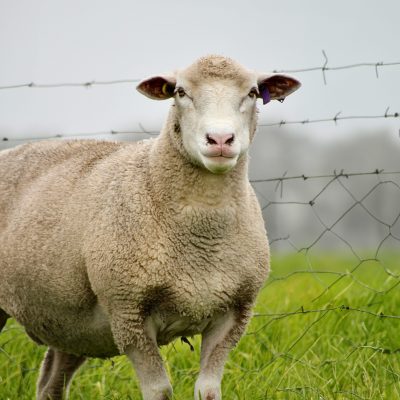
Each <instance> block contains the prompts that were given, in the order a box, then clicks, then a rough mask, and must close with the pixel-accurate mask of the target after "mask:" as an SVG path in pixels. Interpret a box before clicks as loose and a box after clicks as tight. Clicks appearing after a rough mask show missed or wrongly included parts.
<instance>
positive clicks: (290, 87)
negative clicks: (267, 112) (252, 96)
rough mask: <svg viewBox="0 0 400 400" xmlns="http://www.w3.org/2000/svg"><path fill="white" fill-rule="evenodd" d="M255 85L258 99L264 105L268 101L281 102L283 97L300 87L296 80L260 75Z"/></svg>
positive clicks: (277, 75) (285, 76)
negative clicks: (258, 94)
mask: <svg viewBox="0 0 400 400" xmlns="http://www.w3.org/2000/svg"><path fill="white" fill-rule="evenodd" d="M257 83H258V91H259V93H260V96H259V97H261V98H262V99H263V103H264V104H267V103H268V102H269V101H270V100H280V101H283V100H285V97H287V96H289V94H292V93H293V92H294V91H296V90H297V89H298V88H299V87H300V86H301V83H300V82H299V81H298V80H297V79H295V78H293V77H291V76H288V75H282V74H274V75H261V76H259V78H258V82H257Z"/></svg>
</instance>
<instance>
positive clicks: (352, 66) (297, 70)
mask: <svg viewBox="0 0 400 400" xmlns="http://www.w3.org/2000/svg"><path fill="white" fill-rule="evenodd" d="M322 55H323V58H324V59H323V63H322V65H319V66H315V67H307V68H293V69H290V68H288V69H285V68H284V69H274V70H273V71H272V72H273V73H304V72H316V71H317V72H318V71H320V72H322V76H323V80H324V84H327V79H326V73H327V72H328V71H330V72H334V71H341V70H346V69H358V68H372V69H373V70H374V71H375V76H376V78H379V69H380V68H384V67H394V66H400V61H391V62H385V61H375V62H357V63H352V64H344V65H337V66H333V67H331V66H328V62H329V59H328V55H327V52H326V51H325V50H322ZM140 81H141V79H137V78H126V79H112V80H95V79H94V80H90V81H84V82H58V83H37V82H26V83H17V84H10V85H2V86H0V90H11V89H22V88H29V89H54V88H68V87H69V88H77V87H82V88H86V89H89V88H91V87H94V86H110V85H121V84H133V83H138V82H140Z"/></svg>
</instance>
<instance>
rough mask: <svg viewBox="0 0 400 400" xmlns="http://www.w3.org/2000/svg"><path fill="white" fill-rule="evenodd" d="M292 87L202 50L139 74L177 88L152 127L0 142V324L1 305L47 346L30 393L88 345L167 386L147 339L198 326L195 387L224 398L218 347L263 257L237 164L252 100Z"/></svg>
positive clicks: (150, 390)
mask: <svg viewBox="0 0 400 400" xmlns="http://www.w3.org/2000/svg"><path fill="white" fill-rule="evenodd" d="M299 86H300V83H299V82H298V81H297V80H295V79H294V78H291V77H289V76H284V75H279V74H277V75H260V74H257V73H255V72H250V71H248V70H245V69H244V68H243V67H241V66H240V65H239V64H237V63H236V62H234V61H232V60H231V59H228V58H225V57H221V56H208V57H204V58H201V59H200V60H198V61H197V62H195V63H194V64H193V65H191V66H190V67H189V68H187V69H184V70H182V71H179V72H177V73H175V74H173V75H170V76H161V75H160V76H155V77H152V78H149V79H146V80H144V81H142V82H141V83H140V84H139V85H138V90H139V92H141V93H143V94H145V95H146V96H148V97H150V98H152V99H160V100H163V99H168V98H171V97H172V98H174V102H173V104H172V106H171V109H170V113H169V116H168V119H167V121H166V123H165V125H164V127H163V129H162V132H161V134H160V136H159V137H158V138H157V139H155V140H151V141H143V142H138V143H130V144H127V143H112V142H102V141H86V140H81V141H57V142H56V141H45V142H39V143H34V144H26V145H22V146H19V147H16V148H15V149H13V150H11V151H7V152H4V153H0V170H1V176H0V243H1V247H0V330H1V328H2V327H3V326H4V324H5V322H6V320H7V318H8V316H12V317H14V318H15V319H16V320H17V321H18V322H19V323H21V324H22V325H23V326H24V327H25V329H26V331H27V333H28V334H29V336H30V337H31V338H33V339H34V340H35V341H36V342H38V343H40V344H45V345H47V346H48V347H49V350H48V352H47V354H46V356H45V359H44V361H43V364H42V368H41V374H40V378H39V381H38V386H37V398H38V399H40V400H44V399H46V400H47V399H52V400H56V399H61V398H62V397H63V393H64V391H67V390H66V389H68V384H69V382H70V380H71V377H72V375H73V373H74V372H75V371H76V370H77V368H78V367H79V366H80V365H81V364H82V363H83V362H84V360H85V358H86V357H112V356H115V355H117V354H126V355H127V356H128V357H129V359H130V360H131V361H132V363H133V365H134V367H135V369H136V371H137V376H138V378H139V381H140V385H141V390H142V393H143V398H144V399H145V400H163V399H169V398H170V397H171V395H172V388H171V385H170V383H169V380H168V377H167V374H166V371H165V369H164V367H163V362H162V358H161V356H160V353H159V350H158V346H159V345H163V344H166V343H169V342H170V341H172V340H174V338H176V337H179V336H191V335H195V334H199V333H200V334H202V344H201V368H200V374H199V377H198V379H197V382H196V384H195V393H194V397H195V398H196V399H199V398H201V399H203V400H205V399H206V400H219V399H221V390H220V382H221V378H222V373H223V367H224V363H225V359H226V357H227V355H228V353H229V351H230V349H231V348H232V347H233V346H234V345H235V344H236V343H237V342H238V340H239V338H240V337H241V335H242V334H243V331H244V329H245V326H246V324H247V322H248V320H249V317H250V312H251V308H252V305H253V304H254V301H255V297H256V295H257V293H258V291H259V289H260V287H261V286H262V284H263V282H264V280H265V279H266V276H267V274H268V269H269V249H268V241H267V237H266V232H265V229H264V222H263V218H262V215H261V211H260V207H259V205H258V202H257V199H256V196H255V194H254V192H253V190H252V188H251V186H250V183H249V180H248V173H247V163H248V160H247V159H248V157H247V153H248V147H249V143H250V142H251V141H252V139H253V136H254V132H255V130H256V119H257V118H256V115H257V110H256V99H257V97H262V98H263V99H264V102H268V101H269V100H270V99H283V98H285V97H286V96H287V95H289V94H290V93H292V92H293V91H295V90H296V89H297V88H298V87H299Z"/></svg>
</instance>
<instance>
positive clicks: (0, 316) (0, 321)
mask: <svg viewBox="0 0 400 400" xmlns="http://www.w3.org/2000/svg"><path fill="white" fill-rule="evenodd" d="M7 319H8V315H7V314H6V313H5V311H3V310H2V309H1V308H0V332H1V331H2V329H3V328H4V326H5V324H6V322H7Z"/></svg>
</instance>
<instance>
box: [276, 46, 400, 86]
mask: <svg viewBox="0 0 400 400" xmlns="http://www.w3.org/2000/svg"><path fill="white" fill-rule="evenodd" d="M322 55H323V58H324V59H323V63H322V65H320V66H315V67H307V68H295V69H279V70H278V69H277V70H273V72H274V73H302V72H315V71H321V72H322V77H323V80H324V84H325V85H326V84H327V79H326V72H327V71H340V70H345V69H356V68H366V67H367V68H373V69H374V71H375V76H376V78H377V79H378V78H379V72H378V69H379V68H382V67H393V66H399V65H400V61H394V62H384V61H376V62H358V63H353V64H345V65H337V66H334V67H329V66H328V62H329V59H328V55H327V53H326V51H325V50H322Z"/></svg>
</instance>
